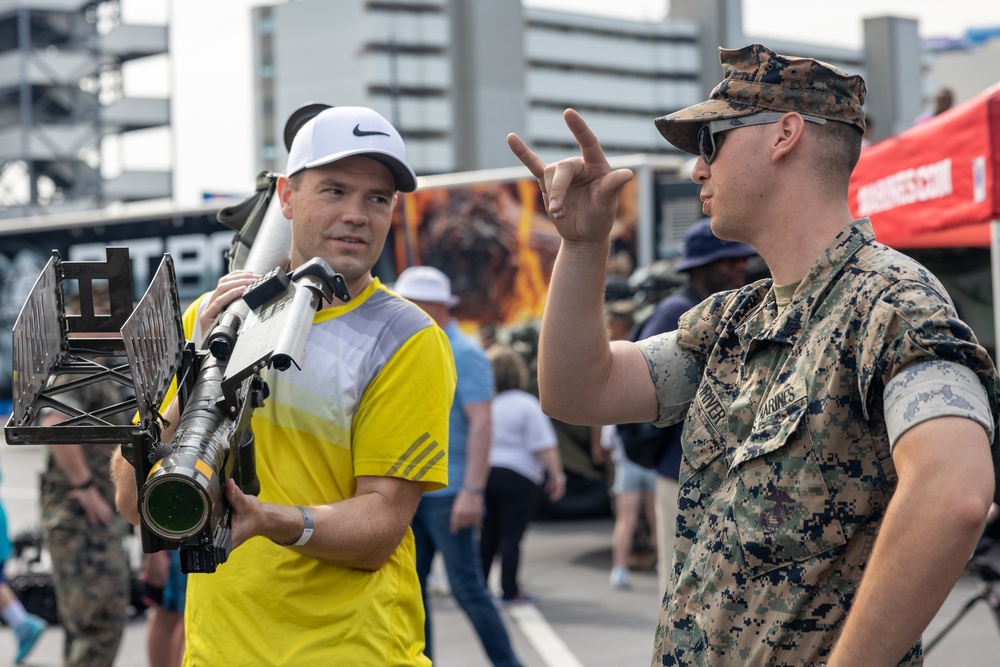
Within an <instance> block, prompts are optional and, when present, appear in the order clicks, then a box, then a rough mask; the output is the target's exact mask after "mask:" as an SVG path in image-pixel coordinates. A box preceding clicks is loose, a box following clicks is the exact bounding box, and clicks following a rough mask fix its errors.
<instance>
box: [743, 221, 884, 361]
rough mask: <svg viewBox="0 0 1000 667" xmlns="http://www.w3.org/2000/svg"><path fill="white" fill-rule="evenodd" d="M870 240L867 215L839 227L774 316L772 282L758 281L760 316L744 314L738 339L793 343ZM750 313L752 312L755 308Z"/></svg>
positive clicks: (872, 235) (869, 226) (870, 229)
mask: <svg viewBox="0 0 1000 667" xmlns="http://www.w3.org/2000/svg"><path fill="white" fill-rule="evenodd" d="M874 241H875V233H874V232H873V231H872V225H871V221H869V219H868V218H860V219H858V220H855V221H853V222H852V223H851V224H850V225H848V226H847V227H845V228H844V229H843V230H841V231H840V233H839V234H837V236H836V238H834V240H833V242H832V243H830V245H828V246H827V247H826V249H825V250H824V251H823V253H822V254H821V255H820V256H819V258H818V259H817V260H816V262H815V263H814V264H813V265H812V267H811V268H810V269H809V272H808V273H807V274H806V276H805V278H803V279H802V281H801V282H800V283H799V286H798V289H796V290H795V294H794V295H793V296H792V302H791V303H790V304H788V307H787V308H786V309H785V310H784V312H783V313H782V314H781V315H778V310H777V306H776V304H775V301H774V294H773V293H772V291H771V289H770V286H771V284H772V282H771V281H766V282H764V283H762V284H761V286H760V287H759V288H758V295H759V298H760V304H759V309H760V310H762V311H763V312H762V315H763V317H752V316H751V317H748V318H747V319H746V321H745V322H744V323H743V324H741V325H740V327H739V333H740V338H741V339H743V340H745V341H749V340H754V339H768V340H772V341H775V342H779V343H787V344H788V345H795V343H796V341H797V340H798V338H799V335H800V333H801V331H802V329H803V328H804V327H805V324H806V322H808V321H809V319H810V317H812V314H813V312H814V311H815V309H816V307H817V306H818V305H819V304H820V303H821V302H822V301H823V299H824V297H825V295H826V293H827V291H828V288H829V287H830V285H831V284H832V283H833V281H834V280H835V279H836V277H837V276H839V275H840V272H841V271H842V270H843V268H844V265H846V264H847V263H848V262H849V261H850V260H851V258H853V257H854V255H856V254H857V252H858V251H859V250H861V248H863V247H864V246H866V245H869V244H871V243H873V242H874ZM765 290H766V292H765ZM761 292H763V293H761ZM752 312H753V313H754V314H756V313H757V312H758V309H754V310H753V311H752Z"/></svg>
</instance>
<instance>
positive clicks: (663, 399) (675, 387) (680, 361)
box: [636, 331, 702, 426]
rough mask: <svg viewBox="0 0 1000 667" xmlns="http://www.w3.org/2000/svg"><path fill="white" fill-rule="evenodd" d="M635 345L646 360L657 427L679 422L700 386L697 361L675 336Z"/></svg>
mask: <svg viewBox="0 0 1000 667" xmlns="http://www.w3.org/2000/svg"><path fill="white" fill-rule="evenodd" d="M636 345H638V346H639V349H640V350H642V354H643V356H645V357H646V365H648V366H649V375H650V377H651V378H652V379H653V385H654V386H655V387H656V400H657V401H658V402H659V404H660V409H659V414H658V415H657V418H656V421H654V422H653V424H655V425H656V426H670V425H671V424H676V423H677V422H679V421H682V420H683V419H684V417H685V415H687V410H688V406H689V405H691V401H692V400H694V396H695V392H696V391H697V390H698V385H699V383H700V382H701V374H702V368H701V364H699V363H698V360H697V358H695V356H694V355H693V354H691V353H690V352H688V351H687V350H685V349H684V348H682V347H681V346H680V345H678V344H677V332H676V331H670V332H668V333H662V334H658V335H656V336H653V337H651V338H647V339H645V340H641V341H639V342H638V343H636Z"/></svg>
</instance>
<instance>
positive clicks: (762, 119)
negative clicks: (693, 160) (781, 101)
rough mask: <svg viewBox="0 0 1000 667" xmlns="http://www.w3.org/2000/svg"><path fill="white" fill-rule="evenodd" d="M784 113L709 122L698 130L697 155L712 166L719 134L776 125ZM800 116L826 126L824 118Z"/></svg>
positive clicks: (770, 112)
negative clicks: (756, 126) (741, 128)
mask: <svg viewBox="0 0 1000 667" xmlns="http://www.w3.org/2000/svg"><path fill="white" fill-rule="evenodd" d="M786 113H787V112H785V111H761V112H758V113H754V114H750V115H749V116H740V117H739V118H723V119H722V120H712V121H709V122H707V123H705V124H704V125H702V126H701V128H700V129H699V130H698V154H699V155H701V159H702V160H704V161H705V164H712V160H713V159H715V153H716V151H718V150H719V146H721V145H722V140H721V139H720V140H719V142H718V143H716V141H715V135H717V134H721V133H723V132H725V131H726V130H735V129H736V128H738V127H746V126H748V125H767V124H769V123H777V122H778V121H779V120H781V119H782V117H784V115H785V114H786ZM800 115H801V116H802V118H803V119H804V120H807V121H809V122H810V123H817V124H818V125H826V119H825V118H817V117H816V116H807V115H805V114H800Z"/></svg>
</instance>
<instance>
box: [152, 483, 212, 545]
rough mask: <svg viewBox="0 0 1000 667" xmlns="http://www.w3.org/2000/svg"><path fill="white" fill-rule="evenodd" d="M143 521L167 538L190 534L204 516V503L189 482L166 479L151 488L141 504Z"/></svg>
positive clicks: (206, 512)
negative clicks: (144, 519) (143, 515)
mask: <svg viewBox="0 0 1000 667" xmlns="http://www.w3.org/2000/svg"><path fill="white" fill-rule="evenodd" d="M143 508H144V509H145V512H144V514H145V518H146V522H147V523H148V524H149V526H150V528H152V529H154V530H155V531H156V532H157V533H158V534H159V535H160V536H162V537H167V538H177V537H188V536H190V535H194V534H195V533H197V532H198V531H199V530H201V528H202V526H203V525H204V523H205V520H206V518H207V516H208V511H207V508H206V507H205V500H204V497H203V496H202V494H201V493H199V492H198V489H197V488H196V487H194V486H193V485H192V484H191V483H190V482H187V481H184V480H179V479H166V480H163V481H162V482H159V483H158V484H155V485H154V486H152V488H150V489H149V491H147V492H146V496H145V500H144V501H143Z"/></svg>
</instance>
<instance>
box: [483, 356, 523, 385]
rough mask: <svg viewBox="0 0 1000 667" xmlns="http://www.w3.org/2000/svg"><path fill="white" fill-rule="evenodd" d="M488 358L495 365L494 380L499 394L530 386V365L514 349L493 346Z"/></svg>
mask: <svg viewBox="0 0 1000 667" xmlns="http://www.w3.org/2000/svg"><path fill="white" fill-rule="evenodd" d="M486 357H487V358H488V359H489V360H490V363H492V364H493V378H494V381H495V383H496V388H497V393H498V394H499V393H500V392H503V391H507V390H508V389H524V388H525V387H527V386H528V364H527V363H525V361H524V357H522V356H521V355H520V353H518V351H517V350H515V349H514V348H512V347H508V346H506V345H491V346H490V349H488V350H486Z"/></svg>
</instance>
